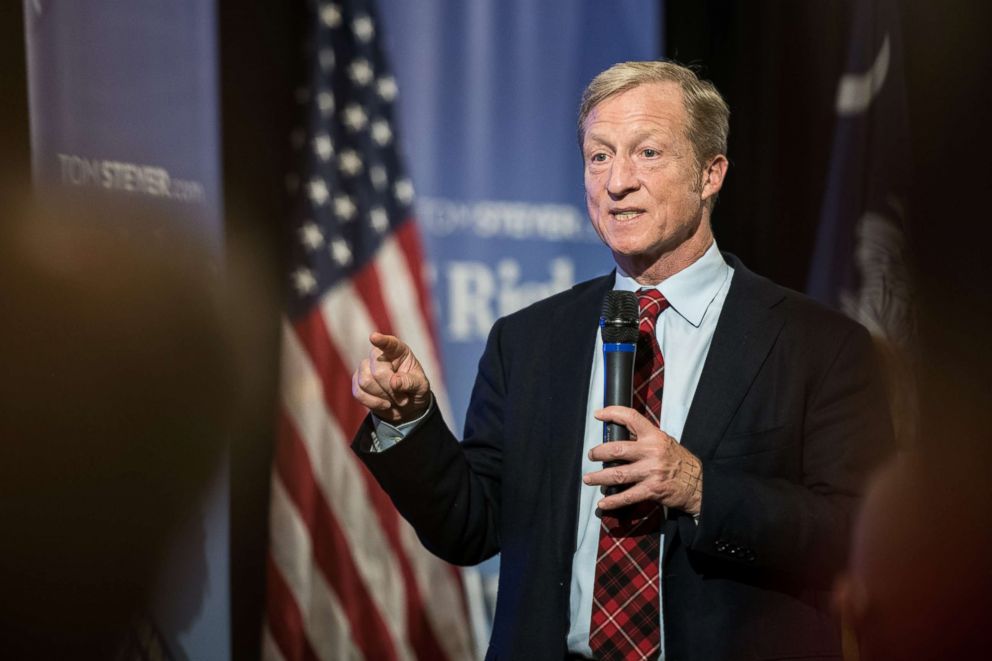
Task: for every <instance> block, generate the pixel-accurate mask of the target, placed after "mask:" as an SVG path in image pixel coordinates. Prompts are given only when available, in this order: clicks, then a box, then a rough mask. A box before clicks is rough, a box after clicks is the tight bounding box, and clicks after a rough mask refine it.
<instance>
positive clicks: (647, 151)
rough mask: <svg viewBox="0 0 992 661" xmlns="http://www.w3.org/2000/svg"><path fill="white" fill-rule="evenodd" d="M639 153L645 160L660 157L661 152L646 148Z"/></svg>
mask: <svg viewBox="0 0 992 661" xmlns="http://www.w3.org/2000/svg"><path fill="white" fill-rule="evenodd" d="M641 153H642V154H644V156H645V157H647V158H655V157H657V156H660V155H661V152H659V151H658V150H657V149H652V148H651V147H648V148H647V149H645V150H644V151H642V152H641Z"/></svg>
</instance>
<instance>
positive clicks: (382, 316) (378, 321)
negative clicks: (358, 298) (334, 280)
mask: <svg viewBox="0 0 992 661" xmlns="http://www.w3.org/2000/svg"><path fill="white" fill-rule="evenodd" d="M396 275H397V274H395V273H394V274H388V272H387V275H386V279H387V281H388V280H389V278H390V277H392V278H396ZM352 282H354V286H355V290H356V291H360V292H362V304H363V305H364V306H365V309H366V311H367V312H368V314H369V326H370V328H371V330H377V331H379V332H380V333H386V334H389V335H392V334H394V333H393V326H392V324H391V323H390V319H389V316H388V315H387V314H386V303H385V301H383V298H382V295H383V289H382V287H381V286H380V284H379V273H378V271H377V270H376V268H375V264H374V262H369V263H368V264H366V265H365V266H364V267H363V268H361V269H360V270H359V271H358V272H357V273H355V275H354V277H353V278H352ZM404 339H406V338H404ZM362 349H363V350H364V352H365V353H368V350H369V344H368V336H366V337H365V341H364V342H363V343H362ZM364 355H365V354H363V357H364ZM356 367H357V365H356Z"/></svg>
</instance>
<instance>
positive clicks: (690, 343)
mask: <svg viewBox="0 0 992 661" xmlns="http://www.w3.org/2000/svg"><path fill="white" fill-rule="evenodd" d="M732 275H733V269H732V268H730V266H729V265H728V264H727V263H726V262H725V261H724V259H723V256H722V255H721V254H720V251H719V250H718V249H717V247H716V242H714V243H713V244H712V245H711V246H710V247H709V249H708V250H707V251H706V252H705V253H704V254H703V256H702V257H700V258H699V259H698V260H696V261H695V262H693V263H692V264H690V265H689V266H688V267H686V268H685V269H683V270H681V271H679V272H678V273H676V274H675V275H673V276H670V277H669V278H667V279H666V280H664V281H663V282H662V283H661V284H659V285H657V286H656V289H659V290H660V291H661V293H662V294H663V295H664V297H665V298H666V299H667V300H668V302H669V303H670V306H669V307H668V308H666V309H665V311H664V312H662V313H661V316H659V317H658V323H657V324H656V326H655V331H656V333H657V338H658V346H659V347H661V354H662V355H663V356H664V357H665V390H664V393H663V394H662V400H661V429H662V430H663V431H665V432H666V433H667V434H668V435H669V436H671V437H672V438H674V439H675V440H680V439H681V438H682V428H683V427H684V426H685V419H686V416H687V415H688V413H689V405H690V404H692V396H693V395H694V394H695V392H696V385H697V384H698V383H699V376H700V374H702V371H703V363H704V362H705V361H706V354H707V353H709V350H710V342H712V340H713V331H714V330H716V322H717V320H718V319H719V317H720V312H721V310H723V302H724V301H725V300H726V298H727V291H729V289H730V280H731V276H732ZM613 289H614V290H621V291H633V292H636V291H637V290H638V289H641V285H639V284H638V283H637V282H636V281H635V280H634V279H633V278H631V277H630V276H628V275H626V274H625V273H623V272H622V271H620V270H619V269H618V270H617V275H616V281H615V282H614V285H613ZM603 369H604V368H603V340H602V338H601V337H599V336H597V337H596V349H595V351H594V352H593V357H592V375H591V377H590V379H589V399H588V404H587V406H586V421H587V422H586V430H585V438H584V441H583V445H582V474H583V475H585V474H586V473H591V472H593V471H597V470H601V469H602V468H603V465H602V463H600V462H593V461H591V460H590V459H589V450H591V449H592V448H594V447H595V446H597V445H600V444H601V443H602V442H603V423H602V422H600V421H599V420H596V419H595V418H594V417H593V412H594V411H596V410H597V409H600V408H602V406H603V383H604V378H605V377H604V373H603ZM580 485H581V487H580V488H581V491H580V492H579V526H578V534H577V537H576V548H575V555H573V556H572V587H571V594H570V603H569V615H570V617H571V620H570V625H569V629H568V649H569V650H570V651H572V652H575V653H578V654H584V655H587V656H589V657H591V656H592V651H591V650H590V648H589V621H590V619H591V618H592V592H593V583H594V581H595V577H596V555H597V551H598V549H599V530H600V520H599V517H597V516H596V503H597V502H599V500H600V499H601V498H602V494H601V493H600V489H599V487H597V486H588V485H586V484H581V483H580ZM705 487H706V485H703V488H705ZM662 548H664V541H663V542H662ZM661 617H662V620H663V619H664V613H661ZM660 625H661V623H660V622H659V626H660ZM661 644H662V650H661V656H660V658H662V659H663V658H664V656H665V654H664V651H665V650H664V645H665V641H664V637H662V643H661Z"/></svg>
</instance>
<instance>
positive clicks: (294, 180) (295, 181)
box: [286, 172, 300, 193]
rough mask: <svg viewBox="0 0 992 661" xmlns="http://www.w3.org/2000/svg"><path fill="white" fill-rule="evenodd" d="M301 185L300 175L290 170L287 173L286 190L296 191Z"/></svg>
mask: <svg viewBox="0 0 992 661" xmlns="http://www.w3.org/2000/svg"><path fill="white" fill-rule="evenodd" d="M299 187H300V175H298V174H296V173H295V172H290V173H289V174H287V175H286V190H288V191H289V192H290V193H295V192H296V191H297V189H299Z"/></svg>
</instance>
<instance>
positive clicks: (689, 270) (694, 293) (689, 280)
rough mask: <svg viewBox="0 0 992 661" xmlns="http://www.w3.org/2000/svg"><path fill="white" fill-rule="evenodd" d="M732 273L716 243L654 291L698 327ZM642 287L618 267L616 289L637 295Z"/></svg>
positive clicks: (656, 286) (614, 286)
mask: <svg viewBox="0 0 992 661" xmlns="http://www.w3.org/2000/svg"><path fill="white" fill-rule="evenodd" d="M730 273H731V269H730V267H729V266H728V265H727V262H725V261H724V259H723V255H721V254H720V250H719V249H718V248H717V247H716V241H714V242H713V243H711V244H710V247H709V249H707V250H706V252H705V253H703V256H702V257H700V258H699V259H697V260H696V261H694V262H693V263H692V264H690V265H689V266H687V267H686V268H684V269H682V270H681V271H679V272H678V273H676V274H675V275H671V276H669V277H668V278H666V279H665V280H663V281H662V282H661V283H659V284H657V285H655V289H657V290H659V291H660V292H661V293H662V295H663V296H664V297H665V298H666V299H668V303H669V304H670V305H671V306H672V309H673V310H675V311H676V312H677V313H678V314H679V316H681V317H683V318H684V319H685V320H686V321H688V322H689V323H690V324H692V325H693V326H695V327H697V328H698V327H699V325H700V324H701V323H702V322H703V316H705V315H706V310H708V309H709V307H710V303H712V302H713V299H714V298H716V295H717V293H718V292H719V291H720V287H721V286H722V285H723V283H724V282H725V281H726V279H727V278H728V277H729V276H730ZM642 288H643V286H642V285H640V284H638V282H637V281H636V280H634V279H633V278H632V277H630V276H629V275H627V274H626V273H624V272H623V269H621V268H620V267H619V266H617V276H616V280H615V282H614V284H613V289H615V290H619V291H632V292H636V291H637V290H638V289H642Z"/></svg>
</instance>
